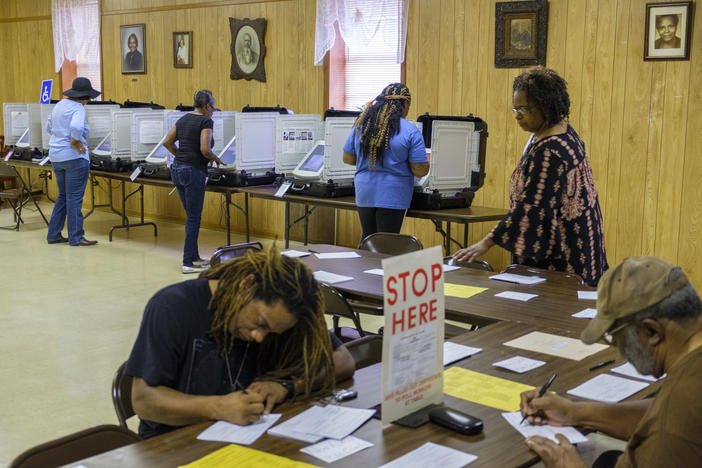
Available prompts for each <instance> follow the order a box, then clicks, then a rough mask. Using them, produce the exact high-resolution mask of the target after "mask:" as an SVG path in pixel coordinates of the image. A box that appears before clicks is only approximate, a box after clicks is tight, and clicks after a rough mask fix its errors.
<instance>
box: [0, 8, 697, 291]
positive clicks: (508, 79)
mask: <svg viewBox="0 0 702 468" xmlns="http://www.w3.org/2000/svg"><path fill="white" fill-rule="evenodd" d="M495 3H496V2H495V1H494V0H470V1H466V0H410V11H409V27H408V34H407V49H406V67H405V69H406V71H405V82H406V83H407V85H408V86H409V87H410V90H411V91H412V95H413V101H412V109H411V110H410V115H411V116H416V115H418V114H420V113H424V112H430V113H436V114H467V113H473V114H475V115H477V116H480V117H482V118H483V119H485V120H486V121H487V122H488V125H489V133H490V136H489V138H488V151H487V162H486V170H487V178H486V181H485V186H484V187H483V188H482V189H481V190H480V191H478V193H477V195H476V199H475V201H474V203H475V204H476V205H484V206H493V207H507V206H508V181H509V177H510V174H511V172H512V169H513V168H514V166H515V165H516V163H517V160H518V157H519V155H520V154H521V150H522V147H523V145H524V143H525V140H526V138H527V135H526V134H525V133H524V132H523V131H521V129H520V128H519V127H518V126H517V125H516V123H515V122H514V119H513V117H512V113H511V111H510V108H511V86H512V81H513V79H514V77H515V76H517V74H519V72H520V70H518V69H496V68H495V67H494V34H495V31H494V27H495V26H494V24H495V13H494V12H495ZM645 4H646V1H645V0H551V1H550V2H549V28H548V53H547V66H549V67H551V68H554V69H556V70H557V71H558V72H559V73H560V74H561V75H562V76H564V77H565V79H566V80H567V81H568V84H569V92H570V97H571V101H572V107H571V117H570V120H571V123H572V125H573V126H574V128H575V129H576V130H577V131H578V133H579V134H580V136H581V137H582V138H583V140H584V141H585V143H586V146H587V150H588V154H589V156H590V159H591V163H592V166H593V171H594V175H595V182H596V185H597V188H598V190H599V195H600V204H601V206H602V210H603V213H604V220H605V233H606V247H607V252H608V259H609V262H610V265H614V264H616V263H618V262H620V261H621V260H622V259H624V258H625V257H627V256H632V255H657V256H660V257H662V258H664V259H666V260H668V261H670V262H672V263H675V264H678V265H681V266H682V267H683V268H684V269H685V271H686V272H687V273H688V276H690V278H691V279H692V280H693V283H694V284H695V285H696V286H697V288H698V289H701V288H702V184H701V183H700V181H702V158H700V150H699V149H700V148H702V114H700V113H699V112H697V111H698V110H699V109H700V108H702V85H700V79H699V77H700V76H702V50H701V48H702V24H700V21H702V15H701V14H700V13H699V8H695V9H694V10H695V11H694V16H695V18H694V21H693V24H694V23H697V24H694V25H693V29H692V31H693V37H692V39H691V44H692V50H691V58H690V60H689V61H668V62H645V61H644V60H643V58H642V57H643V38H644V21H645ZM315 5H316V1H315V0H285V1H266V0H259V1H254V0H239V1H237V0H230V1H226V0H221V1H206V0H199V1H195V0H190V1H189V2H187V3H185V2H175V3H174V2H172V1H171V0H110V1H107V0H105V1H103V2H102V48H103V91H104V95H105V97H106V98H112V99H114V100H117V101H123V100H125V99H127V98H129V99H132V100H153V101H154V102H158V103H160V104H164V105H166V106H167V107H173V106H175V105H176V104H178V103H180V102H183V103H189V101H190V99H191V98H190V97H191V96H192V93H193V91H195V90H196V89H198V88H209V89H211V90H212V91H213V92H214V95H215V97H216V99H217V105H218V107H220V108H222V109H240V108H241V107H242V106H243V105H245V104H248V103H250V104H255V105H275V104H281V105H285V106H287V107H289V108H291V109H294V110H295V111H296V112H297V113H308V112H314V113H320V112H323V110H324V108H325V107H326V103H325V102H324V95H325V93H324V86H325V84H324V69H323V68H321V67H314V66H313V64H312V61H313V53H314V25H315ZM695 6H698V5H695ZM0 13H4V16H5V17H8V15H9V18H25V17H30V16H32V15H35V16H36V15H44V16H42V18H43V19H38V20H33V21H15V22H14V23H13V22H11V21H12V20H11V19H10V20H9V21H10V22H9V23H8V22H7V21H8V20H7V19H6V20H0V21H3V23H2V28H1V29H2V30H0V40H2V42H1V43H2V44H3V48H2V49H0V56H1V57H2V58H3V59H4V62H3V63H23V62H24V60H20V58H19V56H20V51H21V54H22V57H25V56H29V55H31V56H32V57H35V55H36V57H35V58H33V59H32V60H33V63H32V65H36V64H38V66H27V67H15V68H14V69H13V70H12V71H11V72H10V73H9V79H8V80H4V81H3V82H0V99H3V100H4V101H16V100H34V96H35V94H36V93H37V91H36V89H38V85H37V84H35V83H38V82H39V80H40V79H41V78H46V77H47V76H52V74H53V55H52V54H53V51H52V48H51V46H50V41H51V27H50V21H49V20H48V19H47V18H46V15H50V1H49V0H33V1H27V0H23V1H22V2H20V1H18V0H13V1H5V2H0ZM229 17H235V18H247V17H248V18H258V17H263V18H266V19H267V20H268V29H267V34H266V46H267V49H268V55H267V57H266V61H265V64H266V73H267V78H268V81H267V82H266V83H260V82H258V81H246V80H238V81H231V80H230V79H229V67H230V64H231V55H230V52H229V46H230V41H231V38H230V33H229V23H228V18H229ZM134 23H145V24H146V35H147V41H146V42H147V71H148V74H146V75H122V74H121V71H120V44H119V26H120V25H121V24H134ZM30 24H31V25H32V27H31V28H27V27H26V26H28V25H30ZM8 25H9V26H10V28H12V31H9V30H8V28H7V27H6V26H8ZM27 31H31V34H27ZM173 31H193V39H194V50H193V57H194V59H193V61H194V67H193V68H192V69H175V68H173V65H172V60H173V59H172V49H171V41H172V32H173ZM28 73H30V75H29V76H30V78H31V79H27V77H28V75H27V74H28ZM34 74H35V75H36V76H34ZM55 94H56V92H55ZM235 199H236V200H235V201H242V200H241V196H236V197H235ZM146 201H147V212H148V213H149V214H150V215H154V216H159V217H164V218H170V219H182V218H183V212H182V208H181V207H180V203H179V201H178V200H177V198H176V196H175V194H174V195H171V196H170V197H169V196H168V191H167V190H160V189H159V190H149V189H147V195H146ZM135 207H136V205H135V206H134V208H135ZM222 210H223V205H222V199H221V197H220V196H213V195H208V197H207V201H206V207H205V212H204V213H203V216H204V217H203V220H204V223H205V224H206V225H208V226H217V225H223V217H222ZM235 211H236V210H235ZM282 219H283V208H282V204H281V203H274V202H262V201H254V202H253V203H252V217H251V221H252V226H254V227H255V230H256V232H258V233H259V234H260V235H266V236H271V235H275V234H277V235H281V234H282V228H283V222H282ZM234 222H235V223H238V229H239V230H243V217H241V216H240V215H236V217H235V220H234ZM338 223H339V230H338V236H339V242H340V243H342V244H344V245H355V244H356V242H357V241H358V238H359V237H360V227H359V224H358V218H357V215H356V214H355V213H353V212H347V211H340V212H339V218H338ZM235 226H236V225H235ZM491 227H492V225H491V223H483V224H480V225H474V227H471V230H470V241H471V242H474V241H477V240H479V239H480V238H481V237H482V236H484V235H485V234H486V232H487V231H488V230H489V229H490V228H491ZM235 229H236V227H235ZM403 232H407V233H412V234H415V235H417V236H418V237H419V238H420V239H421V240H422V242H423V243H424V245H425V246H430V245H435V244H438V243H440V241H441V236H440V235H439V234H437V233H436V232H435V231H434V226H433V224H431V223H430V222H428V221H423V220H413V219H407V220H406V221H405V225H404V228H403ZM457 234H458V235H459V236H457V237H460V236H462V233H461V232H460V231H459V232H458V233H457ZM487 260H488V261H489V262H490V263H491V264H492V265H493V266H494V267H496V268H498V269H499V268H501V267H503V266H505V265H506V264H507V263H508V255H507V254H506V253H504V252H503V251H500V250H499V249H492V251H491V252H490V254H489V255H488V258H487Z"/></svg>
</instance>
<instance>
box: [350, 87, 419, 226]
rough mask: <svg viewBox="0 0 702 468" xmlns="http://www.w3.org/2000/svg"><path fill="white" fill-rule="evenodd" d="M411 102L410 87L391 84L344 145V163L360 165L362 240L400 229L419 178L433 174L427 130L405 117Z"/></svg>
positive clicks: (361, 117) (358, 201) (357, 184)
mask: <svg viewBox="0 0 702 468" xmlns="http://www.w3.org/2000/svg"><path fill="white" fill-rule="evenodd" d="M411 100H412V97H411V96H410V92H409V89H408V88H407V86H405V85H403V84H402V83H392V84H389V85H388V86H387V87H386V88H385V89H384V90H383V91H382V92H381V93H380V95H378V96H377V97H376V98H375V99H374V100H373V102H371V103H369V104H368V105H367V106H366V107H365V109H364V110H363V112H362V113H361V115H359V116H358V119H357V120H356V123H355V124H354V129H353V131H352V132H351V134H350V135H349V138H348V140H346V144H345V145H344V149H343V151H344V162H345V163H346V164H353V165H355V166H356V175H355V177H354V185H355V188H356V206H357V207H358V216H359V218H360V220H361V228H362V230H363V234H362V237H361V238H362V239H364V238H365V237H366V236H369V235H370V234H373V233H376V232H396V233H397V232H400V229H401V228H402V221H403V220H404V217H405V212H406V211H407V208H409V206H410V202H411V201H412V192H413V191H414V178H415V176H416V177H422V176H424V175H426V174H427V173H428V172H429V162H428V161H427V153H426V148H425V147H424V140H423V139H422V134H421V132H420V131H419V129H418V128H417V127H416V126H414V125H413V124H411V123H409V122H408V121H406V120H405V117H407V113H408V112H409V108H410V102H411Z"/></svg>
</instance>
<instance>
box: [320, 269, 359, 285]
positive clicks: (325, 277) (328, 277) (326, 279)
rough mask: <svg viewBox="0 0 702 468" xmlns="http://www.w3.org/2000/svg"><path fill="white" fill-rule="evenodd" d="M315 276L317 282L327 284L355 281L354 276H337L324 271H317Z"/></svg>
mask: <svg viewBox="0 0 702 468" xmlns="http://www.w3.org/2000/svg"><path fill="white" fill-rule="evenodd" d="M313 275H314V279H316V280H317V281H321V282H322V283H327V284H334V283H341V282H344V281H351V280H352V279H353V276H344V275H337V274H334V273H329V272H328V271H324V270H317V271H315V272H314V273H313Z"/></svg>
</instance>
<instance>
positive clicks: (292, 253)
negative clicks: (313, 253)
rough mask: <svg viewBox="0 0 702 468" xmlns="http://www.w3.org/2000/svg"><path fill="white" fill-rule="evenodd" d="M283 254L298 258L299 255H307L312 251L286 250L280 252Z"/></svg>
mask: <svg viewBox="0 0 702 468" xmlns="http://www.w3.org/2000/svg"><path fill="white" fill-rule="evenodd" d="M280 254H281V255H285V256H286V257H290V258H298V257H306V256H308V255H309V254H310V253H309V252H302V251H300V250H292V249H291V250H286V251H284V252H280Z"/></svg>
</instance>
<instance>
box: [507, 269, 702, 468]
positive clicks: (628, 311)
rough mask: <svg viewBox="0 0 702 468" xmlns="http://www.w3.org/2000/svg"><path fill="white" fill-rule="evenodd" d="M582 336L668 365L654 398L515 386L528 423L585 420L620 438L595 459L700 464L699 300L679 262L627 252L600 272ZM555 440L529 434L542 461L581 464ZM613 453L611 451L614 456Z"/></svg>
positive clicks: (645, 370)
mask: <svg viewBox="0 0 702 468" xmlns="http://www.w3.org/2000/svg"><path fill="white" fill-rule="evenodd" d="M581 339H582V341H583V342H584V343H586V344H591V343H595V342H596V341H600V340H602V341H604V342H606V343H607V344H610V345H613V346H617V348H619V351H620V352H621V354H622V356H624V357H625V358H626V359H627V360H628V361H629V362H631V363H632V364H633V365H634V367H636V369H637V370H638V371H639V372H640V373H641V374H652V375H654V376H656V377H661V376H662V375H663V374H664V373H667V378H666V379H665V380H664V381H663V383H662V385H661V387H660V391H659V392H658V394H657V395H656V397H655V398H648V399H644V400H637V401H627V402H623V403H615V404H609V403H597V402H586V401H579V402H574V401H571V400H570V399H567V398H564V397H561V396H558V395H555V394H547V395H544V396H543V397H538V391H537V390H530V391H528V392H524V393H522V405H521V406H522V413H523V414H524V415H525V416H527V418H528V420H529V422H530V423H532V424H551V425H555V426H564V425H572V426H584V427H587V428H591V429H594V430H597V431H601V432H604V433H606V434H609V435H611V436H613V437H616V438H619V439H622V440H627V441H628V443H627V445H626V449H625V451H624V453H623V454H621V455H620V456H619V454H617V455H615V456H614V457H613V456H612V454H611V453H608V452H606V453H607V455H608V458H609V459H610V464H608V465H600V464H598V462H602V461H604V459H603V460H598V462H596V464H595V465H596V466H614V463H616V467H617V468H624V467H634V466H636V467H661V466H702V397H701V396H702V302H701V301H700V298H699V296H698V295H697V293H696V292H695V290H694V289H693V288H692V285H691V284H690V283H689V281H688V279H687V277H686V276H685V274H684V273H683V272H682V270H681V269H680V268H678V267H675V266H673V265H671V264H670V263H668V262H665V261H663V260H660V259H658V258H655V257H631V258H627V259H625V260H624V261H623V262H622V263H621V264H620V265H618V266H617V267H615V268H612V269H610V270H608V271H607V272H605V274H604V275H603V276H602V279H601V280H600V283H599V286H598V288H597V317H595V318H594V319H593V320H592V321H591V322H590V323H589V324H588V326H587V327H586V328H585V330H583V332H582V335H581ZM556 437H557V438H558V440H559V441H560V445H557V444H555V443H553V442H551V441H550V440H548V439H545V438H543V437H529V438H528V439H527V441H526V442H527V445H528V446H529V448H531V449H532V450H534V451H535V452H536V453H537V454H538V455H539V456H541V458H542V459H543V461H544V464H545V465H546V467H547V468H552V467H584V466H586V465H585V464H584V462H583V461H582V460H581V459H580V456H579V455H578V453H577V451H576V450H575V447H573V446H572V445H571V444H570V443H569V442H568V441H567V439H566V438H565V437H563V436H562V435H560V434H559V435H557V436H556ZM616 456H618V459H617V458H616Z"/></svg>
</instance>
